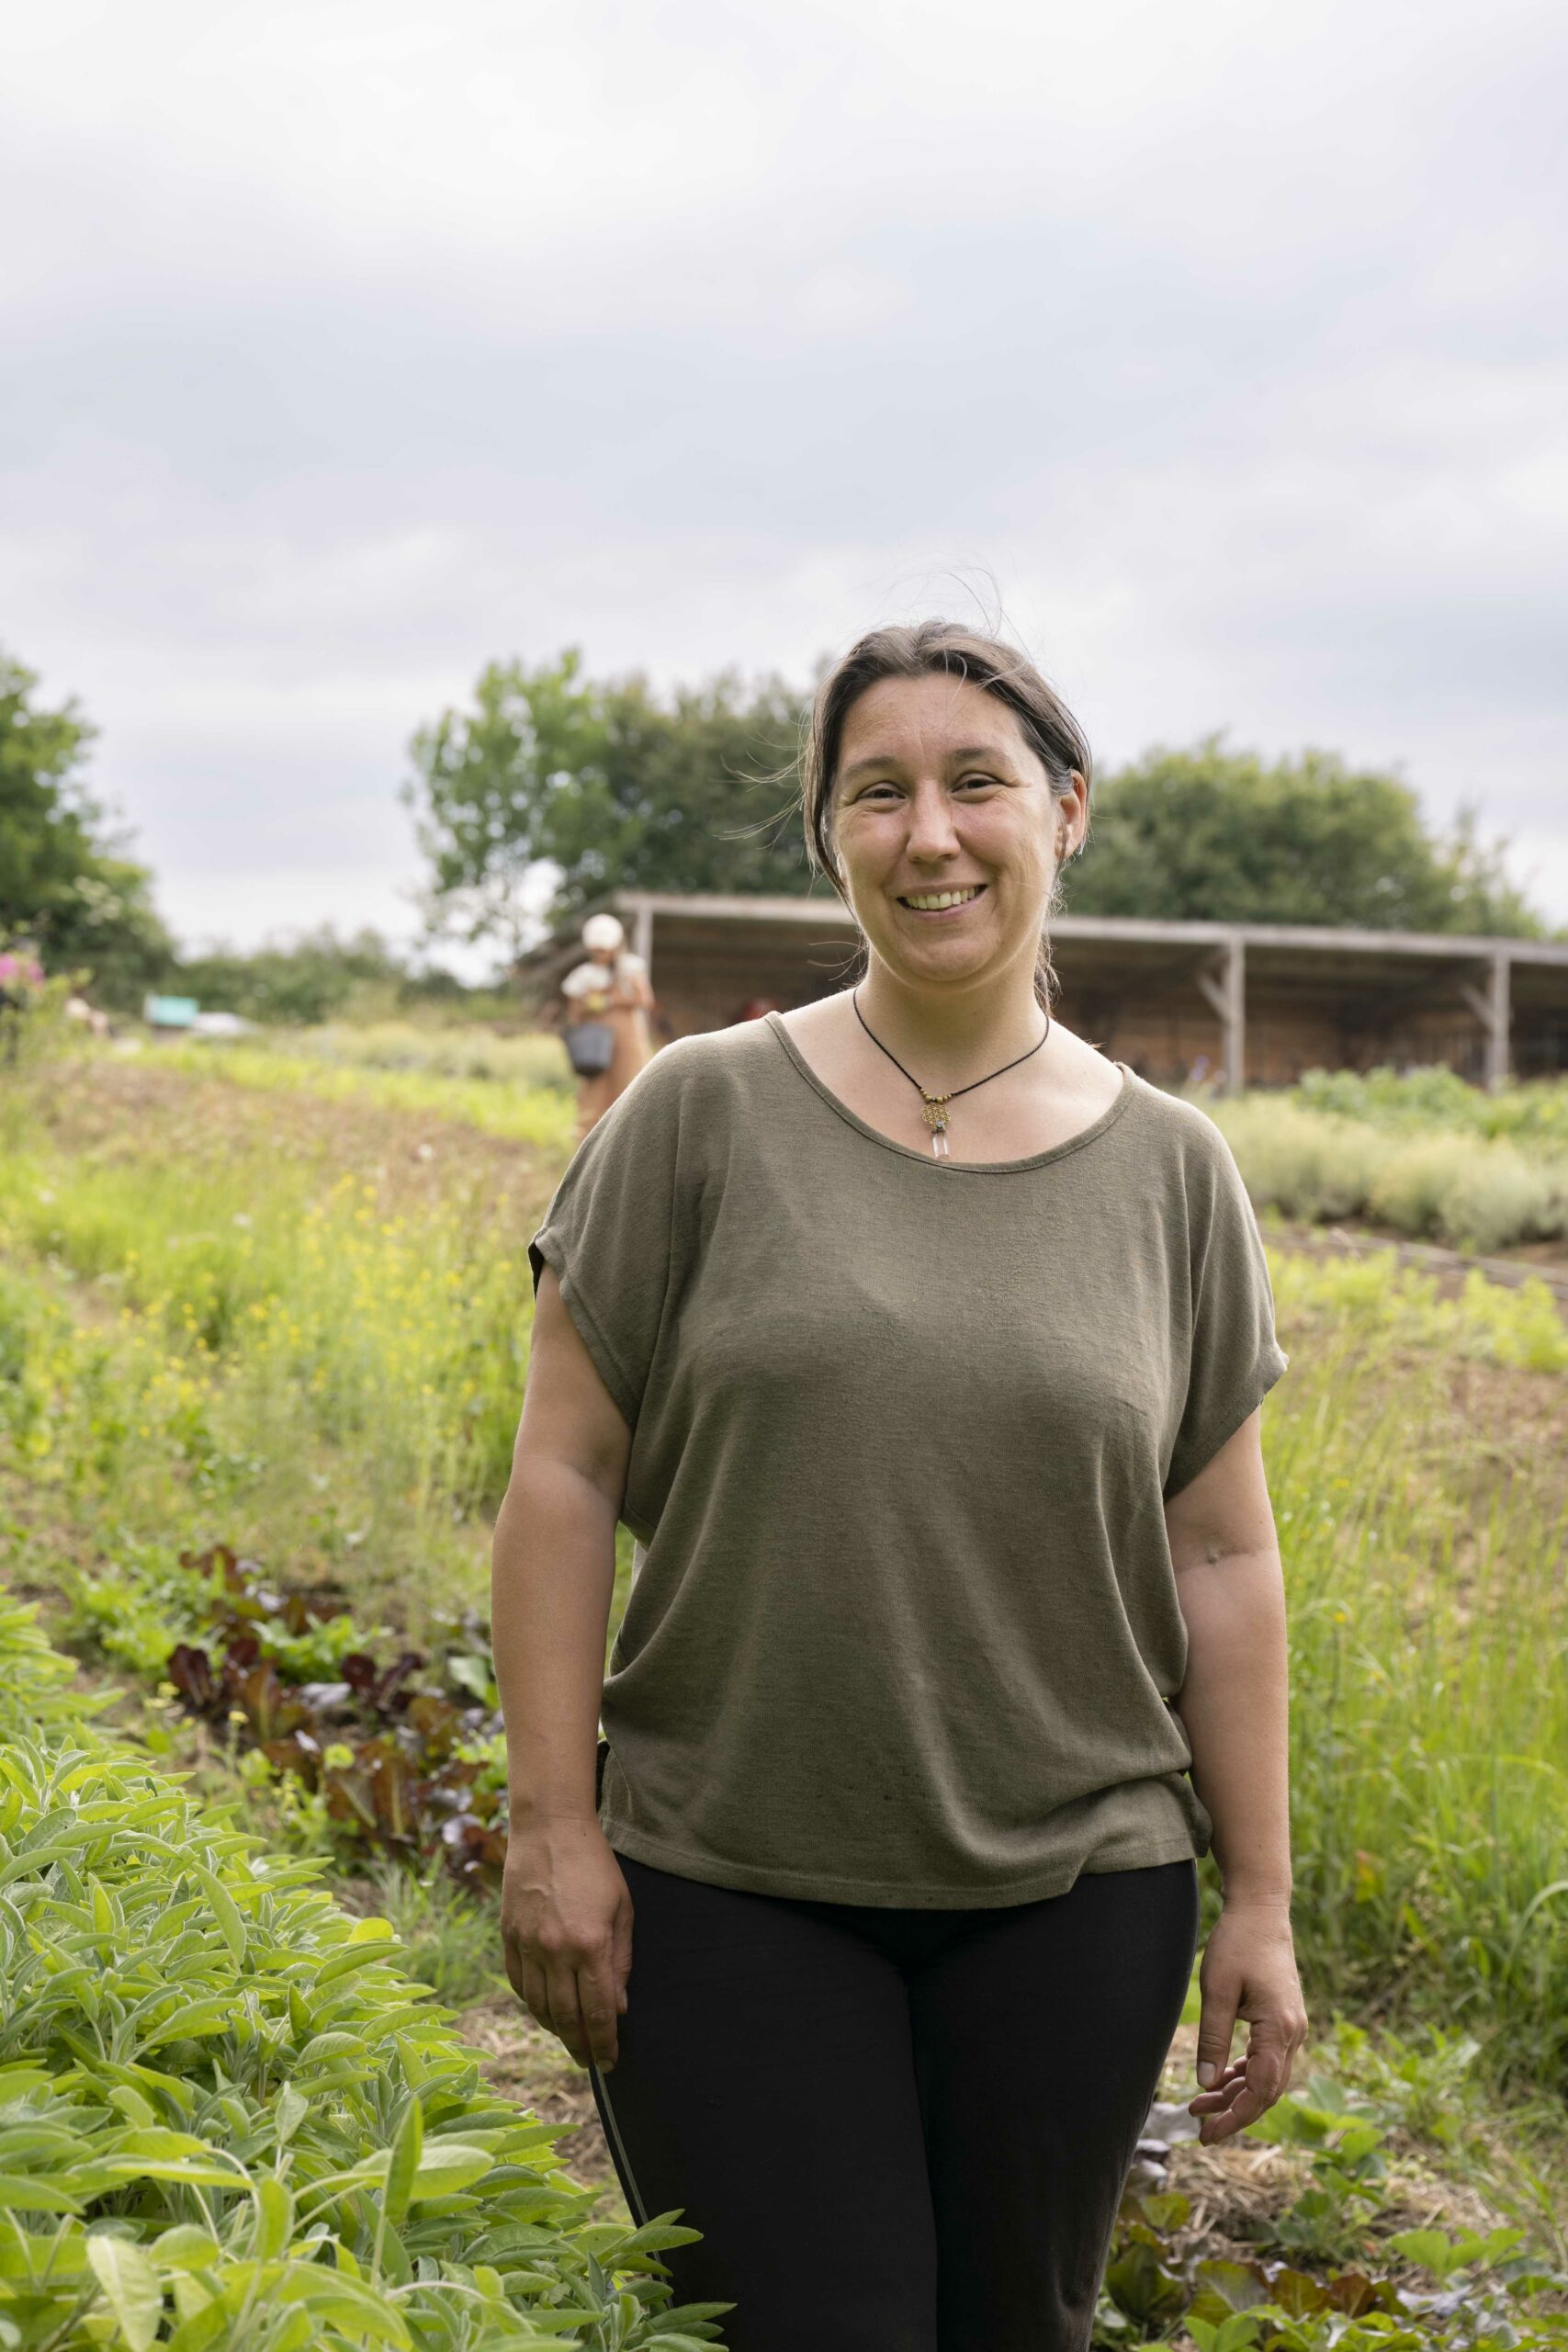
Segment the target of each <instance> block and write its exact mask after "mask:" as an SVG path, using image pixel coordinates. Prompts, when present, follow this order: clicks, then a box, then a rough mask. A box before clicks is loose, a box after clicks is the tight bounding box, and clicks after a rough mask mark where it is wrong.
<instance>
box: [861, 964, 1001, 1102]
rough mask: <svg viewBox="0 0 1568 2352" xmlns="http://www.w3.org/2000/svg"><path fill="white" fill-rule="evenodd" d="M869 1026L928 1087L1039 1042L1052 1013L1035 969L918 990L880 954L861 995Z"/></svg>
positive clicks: (864, 1014)
mask: <svg viewBox="0 0 1568 2352" xmlns="http://www.w3.org/2000/svg"><path fill="white" fill-rule="evenodd" d="M858 996H859V1003H860V1010H861V1012H862V1014H863V1017H864V1020H865V1022H866V1024H867V1026H868V1027H869V1028H871V1029H873V1030H874V1032H875V1034H876V1035H877V1037H878V1039H879V1040H880V1041H881V1043H882V1044H883V1045H884V1046H886V1047H887V1048H888V1050H889V1051H890V1052H892V1053H893V1054H896V1055H897V1057H898V1059H899V1060H900V1061H904V1062H908V1063H910V1064H911V1065H916V1064H919V1065H921V1067H919V1069H918V1073H917V1074H918V1075H919V1078H920V1079H921V1080H923V1081H924V1083H925V1084H926V1085H928V1086H931V1085H934V1084H937V1083H940V1082H941V1081H942V1080H944V1079H949V1078H959V1079H962V1078H967V1077H969V1076H971V1075H972V1074H973V1072H974V1070H975V1069H976V1067H977V1066H979V1065H988V1064H990V1063H992V1062H1004V1061H1006V1060H1008V1059H1009V1058H1010V1056H1012V1055H1015V1054H1022V1053H1027V1052H1028V1050H1029V1048H1030V1046H1032V1045H1036V1044H1037V1043H1038V1042H1039V1038H1040V1034H1041V1030H1042V1028H1043V1024H1044V1020H1045V1015H1044V1013H1043V1012H1042V1010H1041V1007H1040V1001H1039V999H1038V998H1037V997H1036V995H1035V993H1034V973H1033V968H1032V966H1031V967H1027V968H1022V967H1021V968H1020V969H1018V970H1009V971H1006V972H1001V973H997V974H995V975H993V976H991V977H990V978H987V979H984V980H976V981H974V982H973V983H971V984H969V985H967V986H964V987H960V988H955V989H941V988H938V989H931V988H919V987H912V986H910V984H909V983H908V981H905V980H902V979H900V978H899V977H898V975H897V973H896V972H893V971H891V970H889V968H888V967H887V966H886V964H883V963H880V962H878V961H877V960H876V959H875V958H873V960H872V964H871V968H870V970H869V971H868V972H867V974H866V976H865V978H864V979H863V980H862V981H861V983H860V987H859V990H858Z"/></svg>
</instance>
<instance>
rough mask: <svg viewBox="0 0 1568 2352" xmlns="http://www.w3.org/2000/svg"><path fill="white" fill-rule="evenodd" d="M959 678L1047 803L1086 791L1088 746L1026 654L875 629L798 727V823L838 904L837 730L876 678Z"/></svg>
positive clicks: (979, 640)
mask: <svg viewBox="0 0 1568 2352" xmlns="http://www.w3.org/2000/svg"><path fill="white" fill-rule="evenodd" d="M942 675H945V676H947V677H950V678H962V679H964V680H966V681H967V683H968V684H970V685H972V686H980V687H983V688H984V690H985V692H986V693H987V694H988V695H995V696H996V698H997V700H998V702H1001V703H1005V704H1006V705H1007V707H1008V708H1009V709H1010V711H1011V712H1012V714H1013V717H1014V718H1016V719H1017V720H1018V723H1019V725H1020V727H1021V729H1022V730H1023V739H1024V741H1025V742H1026V743H1027V744H1028V745H1029V748H1030V750H1031V751H1032V752H1033V753H1034V755H1035V757H1036V758H1037V759H1038V760H1039V762H1040V763H1041V765H1042V766H1043V769H1044V770H1045V774H1046V777H1047V779H1048V780H1049V783H1050V786H1051V792H1052V797H1054V798H1055V799H1058V800H1060V799H1065V798H1066V794H1067V790H1068V786H1069V780H1070V778H1071V776H1072V775H1073V772H1074V770H1075V769H1076V770H1077V773H1078V775H1081V776H1082V777H1083V778H1084V779H1085V781H1086V782H1088V781H1089V777H1090V775H1091V774H1092V759H1091V754H1090V752H1089V742H1088V739H1087V738H1086V736H1085V734H1084V731H1083V729H1082V728H1081V727H1080V726H1079V725H1078V723H1077V719H1076V718H1074V717H1073V714H1072V712H1071V711H1070V710H1069V709H1068V708H1067V707H1066V703H1065V702H1063V700H1062V699H1061V697H1060V695H1056V694H1054V693H1053V692H1052V690H1051V688H1050V687H1049V686H1048V685H1047V684H1046V683H1045V681H1044V679H1043V677H1042V676H1041V674H1040V673H1039V671H1038V670H1037V669H1036V668H1035V666H1034V664H1033V662H1031V661H1030V660H1029V659H1028V657H1027V656H1026V655H1025V654H1022V653H1020V652H1017V651H1016V650H1014V649H1013V647H1011V646H1010V645H1004V644H1003V643H1002V641H1001V639H999V638H995V637H984V636H982V635H981V634H980V633H979V631H978V630H976V629H968V628H964V627H963V626H962V624H961V623H960V622H958V621H919V622H917V623H916V625H915V626H914V627H913V628H874V629H872V630H871V631H870V632H869V633H868V635H866V636H864V637H863V638H862V639H860V641H859V642H858V644H855V645H852V646H851V648H850V650H849V651H848V652H847V653H846V654H845V655H844V657H843V659H842V661H841V662H839V663H838V664H837V665H836V666H835V667H834V668H833V669H832V670H830V671H829V673H828V675H827V676H826V677H825V678H824V679H823V681H822V684H820V685H819V686H818V689H817V695H816V699H815V701H814V702H813V704H812V706H811V716H810V718H809V719H808V720H807V729H806V741H805V745H804V748H803V750H802V752H801V760H800V779H801V788H800V804H801V815H802V818H803V820H804V822H805V826H806V850H807V856H808V857H809V858H810V861H811V863H812V865H814V866H816V867H817V868H818V871H819V872H821V873H823V874H825V875H826V876H828V879H829V882H831V884H832V886H833V888H834V889H835V890H837V892H838V893H839V896H840V898H843V896H844V886H843V878H842V876H840V872H839V862H838V858H837V856H836V854H835V853H834V849H833V823H832V806H833V785H834V782H835V779H836V777H837V775H838V768H839V752H840V745H841V744H842V741H843V735H844V722H845V720H846V719H847V718H849V715H850V712H851V710H852V707H853V706H854V705H855V704H856V703H857V702H858V701H859V700H860V697H861V695H863V694H864V693H865V692H866V690H867V688H868V687H870V686H874V685H877V684H880V683H881V681H882V680H883V679H884V678H927V677H931V676H942ZM1041 982H1042V987H1043V988H1044V989H1048V988H1049V986H1050V984H1051V969H1050V960H1049V954H1048V951H1047V949H1046V948H1045V946H1044V944H1043V943H1042V947H1041Z"/></svg>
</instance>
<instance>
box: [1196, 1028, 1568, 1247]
mask: <svg viewBox="0 0 1568 2352" xmlns="http://www.w3.org/2000/svg"><path fill="white" fill-rule="evenodd" d="M1205 1108H1206V1109H1207V1110H1208V1111H1209V1112H1210V1114H1211V1115H1212V1116H1213V1118H1214V1119H1215V1120H1217V1121H1218V1123H1219V1125H1220V1126H1221V1127H1222V1128H1223V1129H1224V1133H1225V1136H1227V1138H1228V1139H1229V1142H1230V1145H1231V1148H1232V1150H1233V1151H1234V1152H1235V1156H1236V1161H1237V1164H1238V1166H1239V1167H1240V1169H1241V1172H1242V1175H1243V1177H1244V1178H1245V1180H1246V1182H1247V1191H1248V1193H1250V1194H1251V1196H1252V1199H1253V1201H1254V1203H1255V1204H1256V1205H1257V1206H1258V1208H1259V1209H1260V1210H1261V1209H1277V1210H1279V1211H1280V1214H1281V1215H1282V1216H1288V1217H1296V1218H1301V1219H1304V1220H1305V1221H1306V1222H1308V1223H1321V1222H1325V1221H1335V1220H1339V1219H1343V1218H1346V1217H1363V1218H1367V1219H1370V1220H1371V1222H1373V1223H1375V1224H1379V1225H1382V1226H1386V1227H1392V1228H1393V1231H1394V1232H1396V1233H1401V1234H1407V1235H1409V1236H1411V1237H1412V1238H1416V1239H1422V1238H1428V1237H1430V1238H1434V1239H1437V1240H1439V1241H1446V1242H1452V1243H1454V1244H1456V1245H1457V1246H1458V1247H1459V1248H1461V1249H1465V1250H1480V1251H1483V1252H1485V1251H1487V1250H1503V1249H1507V1248H1509V1247H1511V1246H1512V1245H1514V1244H1516V1243H1518V1242H1528V1241H1537V1240H1548V1239H1555V1238H1561V1237H1562V1235H1564V1234H1568V1086H1564V1085H1562V1084H1561V1083H1557V1082H1550V1081H1549V1082H1540V1081H1538V1082H1536V1083H1534V1084H1531V1085H1528V1086H1516V1087H1510V1088H1506V1089H1504V1090H1502V1091H1499V1092H1498V1093H1495V1094H1482V1093H1480V1092H1478V1091H1476V1090H1475V1089H1474V1088H1472V1087H1468V1086H1466V1085H1465V1084H1464V1083H1463V1081H1462V1080H1461V1079H1458V1078H1456V1077H1455V1076H1454V1075H1453V1074H1452V1072H1451V1071H1449V1070H1436V1069H1434V1070H1421V1071H1417V1072H1416V1074H1415V1075H1414V1076H1412V1077H1409V1078H1400V1077H1396V1076H1395V1075H1394V1073H1393V1071H1390V1070H1374V1071H1373V1072H1372V1073H1371V1076H1370V1077H1365V1078H1363V1077H1358V1076H1355V1075H1354V1074H1352V1073H1351V1072H1349V1071H1336V1072H1325V1071H1318V1072H1314V1073H1313V1074H1312V1075H1311V1076H1309V1077H1308V1078H1306V1079H1305V1080H1303V1082H1302V1084H1301V1086H1300V1087H1299V1088H1296V1089H1294V1090H1292V1091H1289V1092H1284V1093H1264V1092H1262V1091H1255V1092H1252V1093H1249V1094H1245V1095H1242V1096H1240V1097H1238V1098H1237V1099H1235V1101H1224V1100H1221V1101H1216V1102H1213V1103H1206V1104H1205Z"/></svg>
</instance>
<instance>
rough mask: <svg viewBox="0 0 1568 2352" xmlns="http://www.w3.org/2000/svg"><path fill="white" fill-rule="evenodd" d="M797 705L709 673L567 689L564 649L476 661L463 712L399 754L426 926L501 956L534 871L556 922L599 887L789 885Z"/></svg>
mask: <svg viewBox="0 0 1568 2352" xmlns="http://www.w3.org/2000/svg"><path fill="white" fill-rule="evenodd" d="M801 709H802V705H801V698H800V696H799V695H797V694H795V692H794V691H793V690H792V689H791V688H790V687H789V686H787V685H786V684H784V682H783V681H782V680H780V679H777V678H770V679H766V680H764V681H762V683H761V684H759V685H757V686H754V687H751V688H750V689H749V688H747V687H746V686H745V685H744V684H743V683H742V681H741V680H740V679H739V677H737V676H736V675H735V674H734V673H725V674H723V675H722V676H719V677H716V678H714V679H711V680H710V681H709V682H708V683H707V684H705V685H703V686H700V687H696V688H692V689H681V690H679V691H677V692H676V693H675V694H674V695H672V696H671V697H668V698H664V697H661V696H660V695H658V694H657V693H655V691H654V690H653V689H652V687H650V686H649V684H648V682H647V680H646V679H644V678H640V677H629V678H622V679H617V680H612V681H610V682H608V683H596V682H594V681H592V680H590V679H587V678H585V677H584V676H583V675H582V670H581V657H580V656H579V655H578V654H577V653H576V652H567V653H564V654H562V655H561V657H560V659H559V660H558V661H557V662H552V663H547V664H546V665H545V666H544V667H542V668H540V669H536V670H529V669H528V668H526V667H525V665H523V664H522V663H520V662H507V663H492V664H491V666H490V668H488V669H487V670H486V671H484V672H483V673H482V674H481V676H480V677H479V681H478V683H477V684H476V686H475V689H474V698H473V704H472V707H470V708H468V709H466V710H446V711H444V712H443V713H442V715H441V716H440V718H437V719H435V720H434V722H433V723H432V724H431V725H430V726H428V727H423V728H421V729H420V730H419V732H418V733H417V734H416V735H415V737H414V739H413V741H412V746H411V753H412V761H413V766H414V771H415V773H414V777H413V780H412V782H411V784H410V785H409V786H407V787H406V788H405V796H404V797H405V798H406V799H407V801H408V802H409V804H410V805H411V806H412V808H413V809H414V810H415V812H416V819H417V824H418V831H419V838H420V842H421V845H422V847H423V850H424V852H425V854H426V856H427V857H428V859H429V861H430V869H431V880H430V887H429V890H428V893H427V907H428V911H429V913H430V916H431V919H432V922H433V923H434V925H436V926H437V927H447V928H454V929H459V930H461V931H463V932H465V933H466V934H467V935H468V937H469V938H481V937H498V938H500V939H502V941H504V942H505V943H506V944H508V945H509V946H511V947H512V948H513V950H515V948H516V947H517V946H519V945H520V944H522V938H523V931H524V926H525V920H526V918H525V911H524V901H523V899H522V895H521V894H522V889H523V885H524V883H525V878H526V877H527V876H528V875H529V873H530V871H531V870H532V869H534V868H536V867H537V866H538V865H541V864H546V863H547V864H548V865H551V866H554V867H555V868H556V869H558V880H557V886H556V896H555V901H554V904H553V906H552V907H551V910H550V912H551V915H552V917H553V918H555V919H559V920H566V919H568V918H570V916H572V915H574V914H576V913H578V912H580V911H581V909H582V908H583V907H584V906H585V905H587V904H588V903H589V902H590V901H591V900H592V899H597V898H600V897H602V896H603V895H604V893H605V892H607V891H611V890H616V889H639V890H737V891H757V890H773V891H794V890H803V889H804V888H806V887H807V879H808V876H807V867H806V856H805V850H804V847H803V846H802V843H801V839H800V830H799V825H798V822H797V821H796V820H795V818H794V815H793V811H792V807H791V802H792V792H791V787H790V786H789V784H788V782H787V781H786V780H785V779H786V777H787V774H788V770H789V768H790V767H791V765H792V763H793V761H794V757H795V750H796V746H797V744H798V741H799V729H800V718H801Z"/></svg>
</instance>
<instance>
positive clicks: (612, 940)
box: [582, 915, 626, 950]
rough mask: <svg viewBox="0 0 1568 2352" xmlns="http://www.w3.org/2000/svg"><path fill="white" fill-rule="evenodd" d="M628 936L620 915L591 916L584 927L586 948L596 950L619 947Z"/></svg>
mask: <svg viewBox="0 0 1568 2352" xmlns="http://www.w3.org/2000/svg"><path fill="white" fill-rule="evenodd" d="M625 937H626V931H625V929H624V927H623V926H622V923H621V921H620V918H619V916H618V915H590V916H589V918H588V921H587V922H585V923H584V924H583V926H582V944H583V945H584V947H588V948H592V949H595V950H598V949H611V950H613V949H615V948H616V947H619V945H620V944H621V942H622V941H623V940H624V939H625Z"/></svg>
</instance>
